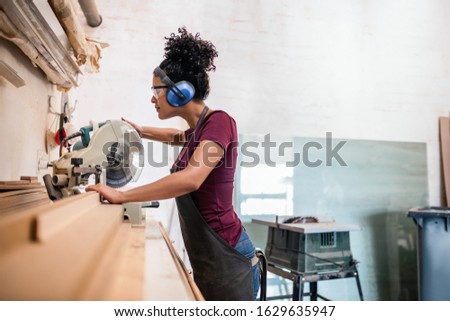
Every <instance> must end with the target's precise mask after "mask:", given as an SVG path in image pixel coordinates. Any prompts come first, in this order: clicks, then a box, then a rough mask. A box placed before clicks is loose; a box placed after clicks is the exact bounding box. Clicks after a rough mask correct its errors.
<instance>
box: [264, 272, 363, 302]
mask: <svg viewBox="0 0 450 321" xmlns="http://www.w3.org/2000/svg"><path fill="white" fill-rule="evenodd" d="M267 270H268V271H269V272H271V273H273V274H276V275H278V276H281V277H283V278H286V279H289V280H291V281H292V282H293V290H292V296H291V295H280V296H273V297H268V298H267V300H278V299H287V298H291V297H292V301H303V297H304V296H309V297H310V298H311V301H317V299H318V298H320V299H322V300H324V301H330V299H328V298H326V297H324V296H322V295H320V294H319V293H317V282H319V281H326V280H333V279H343V278H351V277H354V278H355V279H356V286H357V288H358V294H359V298H360V300H361V301H364V296H363V292H362V288H361V282H360V280H359V273H358V269H357V268H356V265H353V266H351V267H350V268H348V269H345V270H342V271H332V272H324V273H323V272H321V273H315V274H305V273H301V272H298V271H293V270H290V269H287V268H284V267H280V266H277V265H274V264H273V263H268V264H267ZM307 282H308V283H310V292H306V293H305V292H304V286H305V283H307Z"/></svg>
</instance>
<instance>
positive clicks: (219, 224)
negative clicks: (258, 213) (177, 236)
mask: <svg viewBox="0 0 450 321" xmlns="http://www.w3.org/2000/svg"><path fill="white" fill-rule="evenodd" d="M192 132H193V129H188V130H186V132H185V134H186V139H187V140H188V141H189V138H190V136H191V134H192ZM204 140H210V141H213V142H215V143H217V144H219V145H220V146H221V147H222V148H223V150H224V157H223V158H222V159H221V161H220V162H219V163H218V164H217V165H216V167H215V168H214V169H213V170H212V171H211V173H210V174H209V175H208V177H207V178H206V179H205V181H204V182H203V184H202V185H201V186H200V188H199V189H198V190H197V191H195V192H192V193H191V196H192V199H193V200H194V203H195V204H196V205H197V208H198V209H199V211H200V213H201V214H202V216H203V219H204V220H205V221H206V223H207V224H208V225H209V226H210V227H211V228H212V229H213V230H214V231H215V232H216V233H217V234H218V235H219V236H220V237H221V238H222V239H224V240H225V241H227V242H228V243H229V244H230V245H231V246H232V247H234V246H235V245H236V244H237V242H238V240H239V237H240V235H241V232H242V223H241V220H240V219H239V217H238V216H237V215H236V212H235V211H234V208H233V203H232V199H233V187H234V173H235V171H236V162H237V153H238V150H237V148H238V137H237V129H236V122H235V121H234V119H233V118H231V117H230V116H229V115H228V114H227V113H226V112H224V111H221V110H215V111H213V112H211V113H210V114H209V115H207V116H206V117H205V118H204V120H203V122H202V123H201V125H200V127H199V128H198V129H197V131H196V133H195V137H194V138H193V139H192V140H191V141H190V143H189V146H188V149H187V150H186V151H184V152H183V151H181V152H180V155H179V156H178V157H179V159H177V161H176V164H177V167H179V168H181V169H182V168H186V166H187V164H188V163H189V159H190V158H191V156H192V155H193V154H194V150H195V148H196V147H197V146H198V145H199V143H200V142H201V141H204ZM180 157H181V158H180ZM174 167H175V164H174Z"/></svg>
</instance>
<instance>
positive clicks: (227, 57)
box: [75, 0, 450, 205]
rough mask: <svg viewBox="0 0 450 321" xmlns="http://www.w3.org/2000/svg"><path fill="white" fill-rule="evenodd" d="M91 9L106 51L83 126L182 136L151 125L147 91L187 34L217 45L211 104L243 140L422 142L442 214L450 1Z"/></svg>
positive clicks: (84, 106)
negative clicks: (166, 47)
mask: <svg viewBox="0 0 450 321" xmlns="http://www.w3.org/2000/svg"><path fill="white" fill-rule="evenodd" d="M97 3H98V6H99V10H100V12H101V15H102V17H103V24H102V25H101V26H100V27H99V28H97V29H90V30H91V32H92V36H94V37H98V39H99V40H101V41H105V42H108V43H109V44H110V47H109V48H106V49H104V51H103V59H102V60H101V61H100V64H101V72H100V73H99V74H97V75H93V76H92V75H89V76H87V77H85V79H84V81H83V82H84V83H83V84H82V86H81V87H80V89H79V90H78V91H77V93H75V96H77V99H78V106H79V107H78V108H79V113H78V114H77V115H76V120H77V121H78V122H79V123H80V125H81V124H83V123H85V122H86V121H88V120H89V119H96V120H101V119H105V118H118V117H120V116H122V115H123V116H127V117H129V118H130V119H132V120H135V121H137V122H140V123H142V124H148V125H152V126H183V125H184V124H183V123H182V122H180V121H178V120H171V121H166V122H161V121H159V119H157V115H156V112H155V111H154V109H153V106H152V104H151V103H150V99H151V94H150V90H149V87H150V85H151V73H152V70H153V68H154V67H155V66H156V65H157V64H159V63H160V61H161V60H162V55H163V44H164V39H163V37H164V36H167V35H169V34H170V33H171V32H176V30H177V28H178V27H179V26H182V25H185V26H187V28H188V29H189V30H190V31H192V32H200V34H201V36H202V37H203V38H204V39H208V40H211V41H213V43H214V44H215V45H216V47H217V49H218V51H219V58H218V59H217V60H216V65H217V71H216V73H213V74H212V75H211V78H212V81H211V84H212V90H211V94H210V97H209V99H208V100H207V103H208V104H209V105H210V106H211V107H212V108H221V109H225V110H226V111H228V112H229V113H231V114H232V115H233V116H234V117H235V119H236V120H237V122H238V126H239V130H240V131H241V132H245V133H256V134H267V133H272V134H274V135H275V134H278V135H296V136H309V137H324V136H325V133H326V132H328V131H331V132H333V137H336V138H349V139H374V140H388V141H412V142H426V143H427V144H428V161H429V168H428V170H429V187H430V203H431V204H435V205H436V204H439V199H440V196H439V194H440V186H439V184H440V183H439V173H440V172H439V171H440V170H439V146H438V117H439V116H440V115H447V114H448V113H449V110H450V100H449V98H450V90H449V89H450V73H449V70H450V63H449V59H448V58H449V55H450V42H449V41H448V33H449V32H448V30H449V27H450V26H449V25H450V20H448V19H447V17H448V16H449V14H450V3H449V2H448V1H445V0H441V1H440V0H431V1H430V0H413V1H410V0H397V1H389V0H382V1H356V0H353V1H352V0H343V1H332V0H321V1H297V0H291V1H278V2H273V1H268V0H260V1H257V0H249V1H245V2H243V1H237V0H235V1H220V2H219V1H215V2H211V1H202V0H194V1H190V2H189V5H187V4H186V2H184V1H173V0H171V1H165V2H164V3H163V2H161V1H137V0H135V1H128V2H127V5H126V6H124V5H123V4H121V2H119V1H117V2H113V3H112V2H111V1H105V0H97ZM88 29H89V28H88ZM155 152H157V151H155ZM147 173H148V175H149V179H153V178H155V177H156V176H160V175H163V174H165V172H164V171H163V170H152V172H151V173H150V172H148V171H147Z"/></svg>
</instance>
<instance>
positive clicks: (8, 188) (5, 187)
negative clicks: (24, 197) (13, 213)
mask: <svg viewBox="0 0 450 321" xmlns="http://www.w3.org/2000/svg"><path fill="white" fill-rule="evenodd" d="M32 188H39V189H42V190H44V189H45V186H44V185H41V184H0V191H15V190H20V189H32Z"/></svg>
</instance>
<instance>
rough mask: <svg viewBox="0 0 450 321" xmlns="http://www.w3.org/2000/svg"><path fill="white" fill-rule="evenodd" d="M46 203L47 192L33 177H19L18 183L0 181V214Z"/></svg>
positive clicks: (47, 200) (47, 201) (47, 199)
mask: <svg viewBox="0 0 450 321" xmlns="http://www.w3.org/2000/svg"><path fill="white" fill-rule="evenodd" d="M48 203H50V200H49V198H48V194H47V191H46V190H45V187H44V185H42V184H41V183H39V182H38V180H37V177H35V176H21V177H20V180H18V181H0V214H5V213H12V212H17V211H20V210H23V209H27V208H31V207H33V206H39V205H42V204H48Z"/></svg>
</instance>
